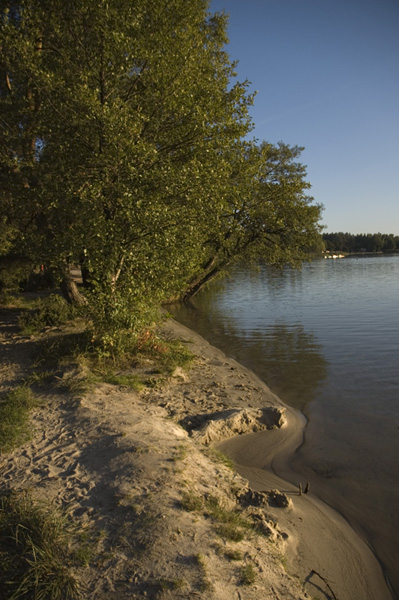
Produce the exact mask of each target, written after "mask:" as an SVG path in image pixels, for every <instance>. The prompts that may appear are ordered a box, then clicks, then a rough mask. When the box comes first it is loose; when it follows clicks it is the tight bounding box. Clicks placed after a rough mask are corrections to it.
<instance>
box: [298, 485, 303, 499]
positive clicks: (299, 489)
mask: <svg viewBox="0 0 399 600" xmlns="http://www.w3.org/2000/svg"><path fill="white" fill-rule="evenodd" d="M298 491H299V495H300V496H302V483H300V484H299V485H298Z"/></svg>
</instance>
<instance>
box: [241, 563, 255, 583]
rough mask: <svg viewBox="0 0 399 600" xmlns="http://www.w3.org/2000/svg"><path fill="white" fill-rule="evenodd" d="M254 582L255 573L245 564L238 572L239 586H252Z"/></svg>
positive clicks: (251, 567)
mask: <svg viewBox="0 0 399 600" xmlns="http://www.w3.org/2000/svg"><path fill="white" fill-rule="evenodd" d="M255 580H256V571H255V569H254V568H253V566H252V565H250V564H249V563H247V564H246V565H244V566H243V567H241V570H240V583H241V585H252V584H253V583H255Z"/></svg>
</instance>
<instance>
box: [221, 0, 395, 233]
mask: <svg viewBox="0 0 399 600" xmlns="http://www.w3.org/2000/svg"><path fill="white" fill-rule="evenodd" d="M210 9H211V11H212V12H215V11H223V10H224V11H225V12H226V13H227V14H228V15H229V16H230V19H229V28H228V33H229V39H230V43H229V46H228V47H227V51H228V53H229V55H230V57H231V59H234V60H238V61H239V64H238V66H237V72H238V79H239V80H240V81H243V80H245V79H248V80H249V81H251V86H250V90H251V91H255V90H256V91H258V94H257V96H256V98H255V104H254V107H253V108H252V109H251V116H252V118H253V121H254V123H255V129H254V132H253V136H254V137H255V138H256V139H258V140H259V142H261V141H263V140H267V141H269V142H271V143H276V142H278V141H280V140H282V141H283V142H286V143H288V144H290V145H299V146H305V150H304V152H303V153H302V155H301V156H302V158H301V162H303V163H304V164H306V165H307V171H308V180H309V181H310V182H311V184H312V190H311V193H312V195H313V196H314V198H315V200H316V201H317V202H320V203H322V204H323V205H324V207H325V211H324V213H323V223H324V224H325V225H326V226H327V229H326V231H330V232H332V231H348V232H350V233H377V232H378V231H380V232H382V233H394V234H395V235H399V0H212V1H211V4H210Z"/></svg>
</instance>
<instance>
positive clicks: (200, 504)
mask: <svg viewBox="0 0 399 600" xmlns="http://www.w3.org/2000/svg"><path fill="white" fill-rule="evenodd" d="M180 503H181V507H182V508H183V509H184V510H187V511H188V512H193V511H196V510H202V509H203V508H204V501H203V499H202V498H201V496H196V495H195V494H192V493H191V492H183V493H182V499H181V501H180Z"/></svg>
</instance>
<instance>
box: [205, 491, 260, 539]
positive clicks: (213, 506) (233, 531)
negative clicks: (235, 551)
mask: <svg viewBox="0 0 399 600" xmlns="http://www.w3.org/2000/svg"><path fill="white" fill-rule="evenodd" d="M206 508H207V511H208V513H209V514H210V516H212V517H213V518H214V519H215V520H216V521H217V523H218V525H217V527H216V532H217V533H218V535H220V537H222V538H223V539H225V540H229V541H231V542H241V541H242V540H243V539H244V537H245V534H246V532H247V531H249V530H250V531H253V526H252V525H251V523H249V521H247V520H246V519H243V517H242V516H241V515H240V513H239V512H234V511H231V510H227V509H226V508H224V507H223V506H221V505H220V503H219V501H218V499H217V498H215V497H214V496H209V497H208V498H207V499H206Z"/></svg>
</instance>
